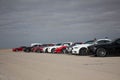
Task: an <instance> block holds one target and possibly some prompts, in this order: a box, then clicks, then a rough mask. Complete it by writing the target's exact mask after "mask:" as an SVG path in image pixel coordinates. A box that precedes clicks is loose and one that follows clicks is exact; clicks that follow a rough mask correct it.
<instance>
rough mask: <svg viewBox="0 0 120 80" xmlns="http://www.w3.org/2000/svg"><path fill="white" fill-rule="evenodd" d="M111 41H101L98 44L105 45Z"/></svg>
mask: <svg viewBox="0 0 120 80" xmlns="http://www.w3.org/2000/svg"><path fill="white" fill-rule="evenodd" d="M109 42H110V41H108V40H101V41H98V42H97V43H98V44H105V43H109Z"/></svg>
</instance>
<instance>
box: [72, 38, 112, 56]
mask: <svg viewBox="0 0 120 80" xmlns="http://www.w3.org/2000/svg"><path fill="white" fill-rule="evenodd" d="M108 42H111V40H110V39H98V40H90V41H87V42H85V43H84V44H81V45H76V46H73V47H72V54H79V55H83V54H87V53H88V47H89V46H91V45H94V44H105V43H108Z"/></svg>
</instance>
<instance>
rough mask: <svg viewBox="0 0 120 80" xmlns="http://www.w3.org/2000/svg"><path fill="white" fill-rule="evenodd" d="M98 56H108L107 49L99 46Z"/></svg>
mask: <svg viewBox="0 0 120 80" xmlns="http://www.w3.org/2000/svg"><path fill="white" fill-rule="evenodd" d="M96 56H97V57H105V56H107V50H106V49H104V48H98V49H97V50H96Z"/></svg>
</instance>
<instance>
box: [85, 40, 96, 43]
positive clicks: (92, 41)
mask: <svg viewBox="0 0 120 80" xmlns="http://www.w3.org/2000/svg"><path fill="white" fill-rule="evenodd" d="M93 43H94V40H91V41H87V42H85V44H93Z"/></svg>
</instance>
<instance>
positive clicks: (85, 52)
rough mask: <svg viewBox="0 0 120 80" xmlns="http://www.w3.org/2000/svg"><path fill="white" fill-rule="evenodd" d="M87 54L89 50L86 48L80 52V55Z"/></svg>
mask: <svg viewBox="0 0 120 80" xmlns="http://www.w3.org/2000/svg"><path fill="white" fill-rule="evenodd" d="M86 54H87V49H86V48H82V49H80V51H79V55H86Z"/></svg>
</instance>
